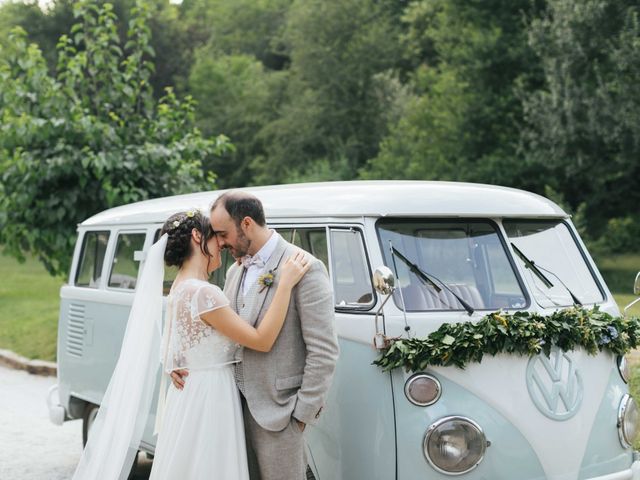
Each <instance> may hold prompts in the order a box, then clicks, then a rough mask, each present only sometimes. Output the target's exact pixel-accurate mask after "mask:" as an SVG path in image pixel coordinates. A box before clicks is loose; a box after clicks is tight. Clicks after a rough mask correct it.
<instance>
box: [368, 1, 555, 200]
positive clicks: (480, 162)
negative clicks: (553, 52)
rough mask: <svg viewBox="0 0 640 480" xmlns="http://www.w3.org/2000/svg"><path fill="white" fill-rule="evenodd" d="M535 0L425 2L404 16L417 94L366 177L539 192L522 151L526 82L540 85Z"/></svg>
mask: <svg viewBox="0 0 640 480" xmlns="http://www.w3.org/2000/svg"><path fill="white" fill-rule="evenodd" d="M536 3H537V2H531V1H530V0H517V1H514V0H490V1H468V0H422V1H414V2H412V3H411V4H410V5H409V6H408V7H407V9H406V10H405V12H404V15H403V17H402V21H403V23H404V24H405V25H406V27H405V29H404V30H405V32H406V33H405V34H404V36H403V47H404V48H403V51H404V53H405V55H406V62H407V63H408V64H409V65H412V70H410V73H409V74H408V78H409V86H410V88H411V91H412V95H411V96H410V97H409V101H406V102H404V107H405V108H404V111H403V113H402V114H401V115H400V118H399V120H398V121H397V122H396V123H395V124H392V125H391V126H390V133H389V134H388V135H387V136H386V137H385V138H384V140H383V141H382V144H381V147H380V153H379V154H378V155H377V156H376V157H375V158H373V159H371V160H370V162H369V163H368V164H367V166H366V167H365V168H363V169H362V170H361V176H362V177H363V178H412V179H443V180H465V181H480V182H490V183H500V184H506V185H513V186H518V187H521V188H529V189H534V190H538V191H540V190H541V189H542V188H543V187H544V178H545V177H544V173H543V172H540V173H536V170H539V169H538V168H537V167H533V168H532V167H530V166H529V165H528V164H525V162H524V160H523V158H522V156H521V155H519V154H518V138H519V128H520V124H521V121H522V105H521V102H520V99H519V97H518V92H519V90H520V89H521V88H525V89H526V88H529V86H530V85H535V84H536V83H537V82H539V79H538V77H539V72H538V63H537V61H536V58H535V56H534V53H533V51H532V50H531V48H530V47H529V46H528V44H527V30H526V26H527V24H526V21H525V20H526V19H527V17H528V16H533V15H535V14H536V12H538V11H539V9H540V7H539V6H538V5H537V4H536Z"/></svg>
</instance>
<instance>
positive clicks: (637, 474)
mask: <svg viewBox="0 0 640 480" xmlns="http://www.w3.org/2000/svg"><path fill="white" fill-rule="evenodd" d="M637 457H638V452H634V458H637ZM587 480H640V460H635V461H634V462H633V463H632V464H631V468H629V469H627V470H623V471H621V472H616V473H609V474H607V475H602V476H600V477H591V478H589V479H587Z"/></svg>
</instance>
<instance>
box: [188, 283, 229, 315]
mask: <svg viewBox="0 0 640 480" xmlns="http://www.w3.org/2000/svg"><path fill="white" fill-rule="evenodd" d="M228 305H229V300H228V299H227V297H226V296H225V294H224V293H222V290H220V288H219V287H217V286H215V285H203V286H202V287H200V288H199V289H198V290H197V291H196V293H195V295H193V297H192V298H191V317H192V318H193V319H196V318H200V315H202V314H203V313H207V312H211V311H213V310H217V309H218V308H222V307H226V306H228Z"/></svg>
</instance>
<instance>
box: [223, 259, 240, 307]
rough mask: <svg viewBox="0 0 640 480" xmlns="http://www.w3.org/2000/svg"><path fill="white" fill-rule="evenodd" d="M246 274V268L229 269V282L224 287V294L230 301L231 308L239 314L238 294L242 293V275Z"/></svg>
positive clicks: (237, 266)
mask: <svg viewBox="0 0 640 480" xmlns="http://www.w3.org/2000/svg"><path fill="white" fill-rule="evenodd" d="M243 273H244V267H242V266H239V265H234V266H232V267H231V268H230V269H229V274H228V275H227V281H226V282H225V285H224V293H225V294H226V295H227V298H228V299H229V303H230V305H231V308H232V309H233V310H235V312H236V313H238V308H237V307H238V293H239V292H240V284H241V283H242V281H241V280H242V274H243Z"/></svg>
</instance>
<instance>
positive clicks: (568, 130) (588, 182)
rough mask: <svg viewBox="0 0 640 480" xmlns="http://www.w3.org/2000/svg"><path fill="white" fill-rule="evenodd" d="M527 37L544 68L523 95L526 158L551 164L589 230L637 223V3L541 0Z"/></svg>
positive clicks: (639, 29) (639, 169) (639, 152)
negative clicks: (630, 219)
mask: <svg viewBox="0 0 640 480" xmlns="http://www.w3.org/2000/svg"><path fill="white" fill-rule="evenodd" d="M529 39H530V43H531V46H532V47H533V49H534V50H535V52H536V54H537V55H538V56H539V58H540V60H541V63H542V66H543V69H544V84H543V85H542V86H541V88H538V89H536V90H534V91H531V92H528V94H527V95H525V96H524V98H523V103H524V109H525V120H526V128H525V129H524V130H523V132H522V143H523V147H524V149H525V152H526V155H527V157H528V160H529V162H531V163H538V164H543V165H545V166H547V167H548V168H550V169H553V170H554V172H555V173H556V176H557V177H558V178H559V181H560V182H559V187H560V188H559V190H561V191H562V192H563V194H564V196H565V198H566V199H567V201H568V203H569V204H570V205H571V206H572V207H573V208H576V207H577V206H579V205H581V204H585V205H586V209H585V214H586V218H587V225H588V227H589V230H590V231H591V232H592V234H593V235H594V236H599V234H600V233H601V232H602V230H603V229H604V227H605V226H606V224H607V219H609V218H612V217H626V216H627V215H632V214H633V215H636V221H639V220H640V219H639V218H638V217H637V212H638V204H639V203H640V190H638V188H637V186H638V178H640V162H638V158H639V157H640V85H639V84H638V78H640V23H639V20H638V5H637V2H635V1H630V0H628V1H619V0H616V1H613V0H549V1H548V7H547V10H546V12H545V14H544V15H542V16H541V17H540V18H539V19H537V20H536V21H534V22H533V23H532V25H531V28H530V34H529ZM625 222H627V220H625V221H622V220H621V221H620V222H618V223H616V222H614V225H613V226H614V227H615V229H617V230H619V226H620V225H626V223H625ZM616 225H618V226H616ZM630 231H631V230H630Z"/></svg>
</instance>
